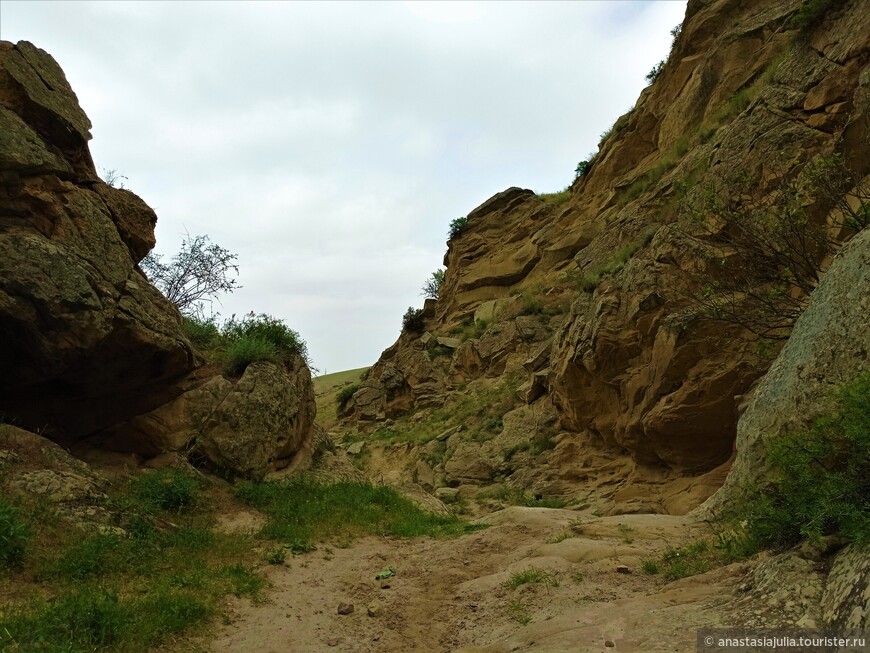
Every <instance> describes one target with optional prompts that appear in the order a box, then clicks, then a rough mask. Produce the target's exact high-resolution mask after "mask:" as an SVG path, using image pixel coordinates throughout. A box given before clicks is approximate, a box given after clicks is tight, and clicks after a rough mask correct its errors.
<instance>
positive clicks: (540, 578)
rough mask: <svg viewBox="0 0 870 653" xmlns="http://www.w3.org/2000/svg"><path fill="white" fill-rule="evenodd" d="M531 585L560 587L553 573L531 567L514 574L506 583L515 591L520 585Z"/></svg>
mask: <svg viewBox="0 0 870 653" xmlns="http://www.w3.org/2000/svg"><path fill="white" fill-rule="evenodd" d="M530 583H540V584H542V585H547V586H549V587H557V586H558V585H559V581H558V579H557V578H556V577H555V576H554V575H553V574H552V572H549V571H544V570H543V569H538V568H537V567H529V568H528V569H523V570H522V571H517V572H514V573H513V574H511V577H510V578H508V580H507V581H506V582H505V585H507V586H508V587H509V588H510V589H512V590H513V589H516V588H518V587H519V586H520V585H528V584H530Z"/></svg>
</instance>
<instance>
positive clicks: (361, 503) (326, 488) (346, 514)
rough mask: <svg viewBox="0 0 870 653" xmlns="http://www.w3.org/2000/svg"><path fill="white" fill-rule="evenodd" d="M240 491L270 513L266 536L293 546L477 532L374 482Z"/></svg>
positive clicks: (242, 487)
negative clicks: (374, 538) (349, 540)
mask: <svg viewBox="0 0 870 653" xmlns="http://www.w3.org/2000/svg"><path fill="white" fill-rule="evenodd" d="M236 494H237V496H238V497H239V498H241V499H242V500H244V501H246V502H247V503H249V504H251V505H252V506H255V507H256V508H258V509H259V510H262V511H263V512H265V513H266V514H267V515H269V522H268V523H267V524H266V526H265V527H263V530H262V534H263V535H264V536H266V537H269V538H271V539H274V540H278V541H280V542H284V543H285V546H289V547H293V546H310V545H312V544H313V543H315V542H322V541H328V540H343V541H346V540H348V539H350V538H353V537H358V536H363V535H389V536H392V537H417V536H421V535H428V536H432V537H441V536H449V535H458V534H460V533H465V532H468V531H469V530H474V528H473V527H472V526H471V525H469V524H467V523H465V522H463V521H461V520H459V519H457V518H456V517H453V516H444V515H435V514H432V513H428V512H424V511H422V510H420V509H419V508H418V507H417V506H415V505H414V504H413V503H412V502H411V501H409V500H408V499H406V498H405V497H403V496H401V495H400V494H399V493H398V492H396V491H395V490H394V489H392V488H389V487H386V486H374V485H371V484H368V483H352V482H345V483H335V484H330V485H323V484H319V483H315V482H312V481H308V480H305V479H298V480H292V481H283V482H262V483H254V482H244V483H240V484H239V485H238V486H236Z"/></svg>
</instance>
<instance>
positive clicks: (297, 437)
mask: <svg viewBox="0 0 870 653" xmlns="http://www.w3.org/2000/svg"><path fill="white" fill-rule="evenodd" d="M90 127H91V123H90V121H89V120H88V118H87V116H86V115H85V114H84V112H83V111H82V109H81V107H80V106H79V104H78V100H77V98H76V95H75V93H74V92H73V90H72V89H71V88H70V86H69V84H68V83H67V81H66V78H65V76H64V74H63V71H62V70H61V69H60V67H59V66H58V64H57V63H56V62H55V61H54V59H52V58H51V56H49V55H48V54H47V53H45V52H43V51H42V50H39V49H38V48H36V47H34V46H33V45H31V44H30V43H27V42H21V43H19V44H17V45H13V44H12V43H7V42H0V418H2V421H6V422H11V423H14V424H17V425H21V426H23V427H26V428H30V429H38V430H39V431H40V432H41V433H43V434H45V435H46V436H47V437H49V438H51V439H53V440H55V441H57V442H60V443H62V444H64V445H66V446H74V447H75V450H76V451H77V453H79V454H85V453H87V450H88V448H92V447H95V446H97V447H99V448H100V449H103V450H112V451H120V452H129V453H133V454H136V456H137V458H136V459H138V460H140V461H141V460H142V459H143V458H149V457H153V456H157V455H159V454H162V453H164V452H173V451H182V452H184V451H188V450H189V449H190V448H191V447H192V446H193V444H194V440H195V441H196V442H195V444H196V447H195V450H196V452H197V455H199V456H201V457H205V459H207V460H208V461H209V463H210V464H212V465H213V466H215V467H218V468H220V469H222V470H225V471H228V472H230V473H232V474H243V475H247V476H255V477H261V476H263V475H265V474H266V473H268V472H269V471H272V470H274V469H276V468H281V467H285V466H287V465H288V464H291V463H292V462H293V461H295V462H296V463H299V462H301V461H302V460H303V459H306V457H307V456H309V455H310V454H311V450H312V448H313V429H312V426H313V418H314V411H315V407H314V396H313V389H312V386H311V376H310V372H309V370H308V367H307V365H306V364H305V362H304V361H303V360H302V359H301V358H299V357H298V356H297V357H296V358H294V359H293V360H292V361H291V362H290V363H289V364H287V365H285V366H275V365H266V364H258V365H252V366H251V367H249V368H248V370H247V371H246V372H245V374H244V375H243V376H242V378H241V379H239V380H237V381H236V380H232V379H227V378H224V377H221V376H216V375H215V373H214V372H213V371H209V370H208V369H197V368H198V367H199V366H200V365H201V364H202V363H203V359H202V357H201V356H200V355H199V354H198V353H197V352H195V351H194V349H193V348H192V346H191V344H190V342H189V341H188V340H187V338H186V336H185V335H184V331H183V329H182V320H181V315H180V314H179V312H178V310H177V309H176V308H175V306H173V305H172V304H171V303H170V302H169V301H168V300H166V299H165V298H164V297H163V295H162V294H161V293H160V292H159V291H157V289H156V288H154V286H152V285H151V284H150V283H149V282H148V280H147V279H146V278H145V276H144V275H143V274H142V272H141V270H140V269H139V267H138V264H139V261H141V260H142V258H143V257H144V256H145V255H146V254H147V253H148V252H149V251H150V250H151V248H152V247H153V246H154V243H155V240H154V226H155V223H156V221H157V216H156V215H155V214H154V212H153V211H152V210H151V208H150V207H148V205H147V204H145V202H143V201H142V200H141V199H140V198H139V197H137V196H136V195H135V194H133V193H132V192H130V191H127V190H121V189H116V188H112V187H110V186H108V185H107V184H105V183H103V182H102V181H101V180H100V179H99V177H98V176H97V174H96V170H95V168H94V164H93V161H92V160H91V155H90V152H89V150H88V140H90V138H91V136H90V132H89V129H90ZM48 473H49V472H48V471H46V474H48ZM52 473H53V472H52ZM43 476H45V474H43ZM31 480H33V479H31ZM36 480H37V481H39V480H40V479H36ZM67 480H69V481H70V483H72V482H73V480H74V479H73V480H70V478H67ZM42 481H46V482H47V480H46V479H42ZM59 482H60V481H59ZM73 484H74V483H73ZM68 485H69V483H66V482H65V481H64V482H63V483H60V485H59V486H58V487H59V488H61V490H62V489H63V487H67V486H68ZM61 486H63V487H61ZM70 487H72V486H70Z"/></svg>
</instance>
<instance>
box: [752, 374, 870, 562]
mask: <svg viewBox="0 0 870 653" xmlns="http://www.w3.org/2000/svg"><path fill="white" fill-rule="evenodd" d="M768 460H769V462H770V464H771V465H772V466H773V468H774V470H776V478H775V481H774V485H773V487H772V488H770V489H768V490H766V491H764V492H761V491H759V492H757V493H756V494H754V495H753V496H751V498H750V499H749V500H748V502H747V504H746V505H745V506H744V507H743V510H744V513H745V514H744V515H743V516H744V518H745V519H746V522H747V531H748V534H749V536H750V537H751V538H754V539H756V540H757V541H758V542H760V543H761V544H762V545H764V546H770V545H790V544H794V543H796V542H798V541H800V540H801V539H804V538H808V539H818V538H820V537H821V536H823V535H831V534H838V535H840V536H842V537H844V538H845V539H846V540H848V541H850V542H859V543H864V544H866V543H868V542H870V474H868V473H867V470H868V469H870V372H865V373H863V374H861V375H860V376H858V378H857V379H855V381H853V382H852V383H850V384H848V385H846V386H845V387H844V388H842V389H841V390H840V392H839V393H838V395H837V408H836V410H835V412H833V413H832V414H829V415H825V416H822V417H819V418H817V419H816V420H815V421H814V422H813V424H812V426H811V427H810V428H809V429H808V430H806V431H804V432H801V433H795V434H791V435H787V436H785V437H782V438H779V439H776V440H773V441H772V442H770V443H769V445H768Z"/></svg>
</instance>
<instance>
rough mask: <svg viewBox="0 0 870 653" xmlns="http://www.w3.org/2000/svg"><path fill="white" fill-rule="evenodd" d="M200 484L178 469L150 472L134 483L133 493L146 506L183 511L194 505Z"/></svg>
mask: <svg viewBox="0 0 870 653" xmlns="http://www.w3.org/2000/svg"><path fill="white" fill-rule="evenodd" d="M198 491H199V482H198V481H197V480H196V479H195V478H193V477H192V476H191V475H189V474H187V473H185V472H183V471H181V470H177V469H161V470H159V471H153V472H148V473H146V474H143V475H142V476H140V477H139V478H137V479H136V480H135V481H134V482H133V493H134V494H135V496H136V497H138V498H139V499H141V500H142V501H143V502H144V503H145V504H147V505H149V506H150V507H152V508H156V509H160V510H182V509H184V508H187V507H188V506H190V505H192V504H193V502H194V500H195V499H196V493H197V492H198Z"/></svg>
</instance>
